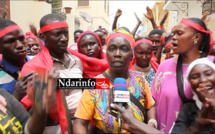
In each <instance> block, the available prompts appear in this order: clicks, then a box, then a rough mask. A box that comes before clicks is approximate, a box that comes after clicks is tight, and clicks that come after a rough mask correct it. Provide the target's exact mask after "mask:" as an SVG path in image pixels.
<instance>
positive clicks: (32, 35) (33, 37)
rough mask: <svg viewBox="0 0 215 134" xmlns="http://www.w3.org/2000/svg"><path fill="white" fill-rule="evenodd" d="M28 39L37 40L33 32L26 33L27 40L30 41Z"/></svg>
mask: <svg viewBox="0 0 215 134" xmlns="http://www.w3.org/2000/svg"><path fill="white" fill-rule="evenodd" d="M28 38H32V39H36V38H37V37H36V36H35V35H34V34H33V33H32V32H26V33H25V39H28Z"/></svg>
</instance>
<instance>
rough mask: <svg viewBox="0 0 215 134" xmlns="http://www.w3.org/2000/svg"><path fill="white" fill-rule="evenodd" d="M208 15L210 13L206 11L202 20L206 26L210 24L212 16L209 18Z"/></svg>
mask: <svg viewBox="0 0 215 134" xmlns="http://www.w3.org/2000/svg"><path fill="white" fill-rule="evenodd" d="M208 14H209V12H208V11H206V12H205V13H204V15H203V16H202V18H201V19H202V20H203V21H204V22H205V25H206V26H208V22H209V21H210V19H211V16H210V17H208ZM207 17H208V19H207Z"/></svg>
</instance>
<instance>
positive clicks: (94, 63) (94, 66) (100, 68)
mask: <svg viewBox="0 0 215 134" xmlns="http://www.w3.org/2000/svg"><path fill="white" fill-rule="evenodd" d="M85 34H92V35H93V36H95V37H96V39H97V40H98V41H99V46H100V56H99V57H100V59H98V58H94V57H88V56H86V55H84V54H81V53H80V48H79V46H80V39H81V37H83V35H85ZM77 47H78V52H77V51H74V50H71V49H68V51H69V52H70V53H72V54H73V55H75V56H77V57H78V58H79V59H80V60H81V62H82V65H83V77H84V78H93V77H95V76H97V75H99V74H102V73H103V72H104V71H105V70H106V69H107V68H108V67H109V65H108V62H107V60H106V58H105V55H104V54H103V49H102V44H101V41H100V38H99V37H98V35H97V34H95V33H93V32H91V31H86V32H83V33H82V34H81V35H80V36H79V38H78V40H77Z"/></svg>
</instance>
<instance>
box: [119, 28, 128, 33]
mask: <svg viewBox="0 0 215 134" xmlns="http://www.w3.org/2000/svg"><path fill="white" fill-rule="evenodd" d="M120 28H122V29H124V30H125V31H127V32H129V33H131V31H130V30H129V29H128V28H127V27H120ZM120 28H119V29H120Z"/></svg>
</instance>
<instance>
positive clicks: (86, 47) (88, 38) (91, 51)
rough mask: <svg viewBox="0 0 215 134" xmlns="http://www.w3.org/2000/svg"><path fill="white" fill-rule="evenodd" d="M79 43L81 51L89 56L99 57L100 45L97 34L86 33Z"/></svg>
mask: <svg viewBox="0 0 215 134" xmlns="http://www.w3.org/2000/svg"><path fill="white" fill-rule="evenodd" d="M79 44H80V46H79V47H80V53H82V54H84V55H87V56H89V57H94V58H99V57H98V56H99V53H100V46H99V42H98V40H97V39H96V37H95V36H93V35H91V34H86V35H84V36H83V37H82V38H81V40H80V43H79Z"/></svg>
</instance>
